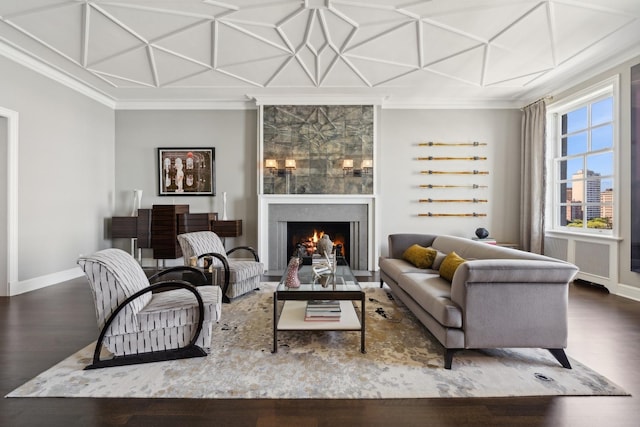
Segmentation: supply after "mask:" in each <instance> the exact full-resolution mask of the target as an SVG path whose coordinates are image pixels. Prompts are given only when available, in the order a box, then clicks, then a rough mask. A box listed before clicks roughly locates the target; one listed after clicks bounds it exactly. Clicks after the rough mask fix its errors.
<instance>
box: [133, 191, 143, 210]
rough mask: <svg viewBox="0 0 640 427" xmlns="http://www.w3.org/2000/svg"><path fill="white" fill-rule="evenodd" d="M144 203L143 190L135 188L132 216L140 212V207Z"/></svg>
mask: <svg viewBox="0 0 640 427" xmlns="http://www.w3.org/2000/svg"><path fill="white" fill-rule="evenodd" d="M141 204H142V190H133V207H132V208H131V216H136V215H137V214H138V209H140V206H141Z"/></svg>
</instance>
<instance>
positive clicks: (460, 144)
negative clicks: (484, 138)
mask: <svg viewBox="0 0 640 427" xmlns="http://www.w3.org/2000/svg"><path fill="white" fill-rule="evenodd" d="M436 145H437V146H442V147H478V146H480V145H487V144H486V143H485V142H478V141H473V142H433V141H429V142H421V143H419V144H418V146H419V147H433V146H436Z"/></svg>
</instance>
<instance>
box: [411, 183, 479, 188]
mask: <svg viewBox="0 0 640 427" xmlns="http://www.w3.org/2000/svg"><path fill="white" fill-rule="evenodd" d="M419 187H420V188H489V186H488V185H478V184H472V185H434V184H420V185H419Z"/></svg>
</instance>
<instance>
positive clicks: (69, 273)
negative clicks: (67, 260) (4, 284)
mask: <svg viewBox="0 0 640 427" xmlns="http://www.w3.org/2000/svg"><path fill="white" fill-rule="evenodd" d="M81 276H84V272H83V271H82V269H81V268H80V267H74V268H71V269H69V270H65V271H59V272H57V273H51V274H47V275H44V276H40V277H34V278H33V279H28V280H23V281H20V282H18V283H11V285H10V287H9V295H10V296H13V295H20V294H24V293H25V292H31V291H35V290H37V289H42V288H46V287H48V286H52V285H57V284H58V283H61V282H65V281H67V280H71V279H75V278H77V277H81Z"/></svg>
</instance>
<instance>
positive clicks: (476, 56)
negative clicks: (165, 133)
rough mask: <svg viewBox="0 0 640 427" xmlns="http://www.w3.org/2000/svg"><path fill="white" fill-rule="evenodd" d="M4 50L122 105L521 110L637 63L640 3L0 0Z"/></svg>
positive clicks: (626, 0) (621, 0) (567, 0)
mask: <svg viewBox="0 0 640 427" xmlns="http://www.w3.org/2000/svg"><path fill="white" fill-rule="evenodd" d="M0 41H2V42H4V43H2V44H1V45H0V47H2V48H1V49H0V53H4V54H5V55H7V56H10V57H11V56H13V57H14V58H22V59H23V60H24V61H23V62H26V63H29V64H31V66H33V67H35V68H38V69H40V70H47V69H49V68H48V67H52V68H53V69H55V70H56V71H57V73H55V74H56V75H58V76H64V77H63V78H64V79H68V78H69V77H71V78H72V80H71V81H72V82H73V84H77V83H76V82H75V81H77V82H80V83H82V87H89V88H91V91H92V92H94V93H95V94H97V96H99V97H103V98H104V99H106V100H109V101H110V102H113V103H114V105H116V106H120V107H123V108H126V106H127V105H129V106H132V105H135V104H136V103H139V104H140V105H143V104H145V103H148V102H155V103H167V104H178V103H185V104H190V105H194V104H197V103H207V102H217V103H224V102H230V103H233V102H240V103H242V102H247V100H248V99H251V98H256V99H257V100H258V102H264V103H285V102H291V99H295V98H297V97H299V98H300V99H304V100H313V99H326V100H342V99H345V100H346V99H370V100H375V99H378V100H381V101H382V102H383V103H384V104H387V105H390V106H393V105H395V106H404V105H415V106H418V105H420V106H430V105H432V106H465V105H468V106H472V105H478V106H479V105H485V106H522V105H524V104H525V103H527V102H530V101H532V100H535V99H537V98H539V97H542V96H545V95H548V94H549V93H550V92H551V91H552V90H554V89H558V88H559V87H562V86H566V85H567V84H569V83H570V82H574V81H576V79H584V78H586V77H588V76H589V75H590V74H593V73H595V72H596V71H599V70H603V69H605V68H606V66H607V65H609V66H610V65H615V62H613V61H615V60H620V59H629V58H631V57H632V56H633V55H637V54H640V0H523V1H520V0H422V1H415V0H413V1H412V0H264V1H261V0H228V1H214V0H175V1H172V0H127V1H125V0H122V1H107V0H0ZM7 52H9V53H7ZM33 59H36V60H37V61H33ZM40 61H41V62H42V63H44V64H46V65H47V66H48V67H41V66H40ZM34 64H35V65H34ZM278 101H280V102H278Z"/></svg>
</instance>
